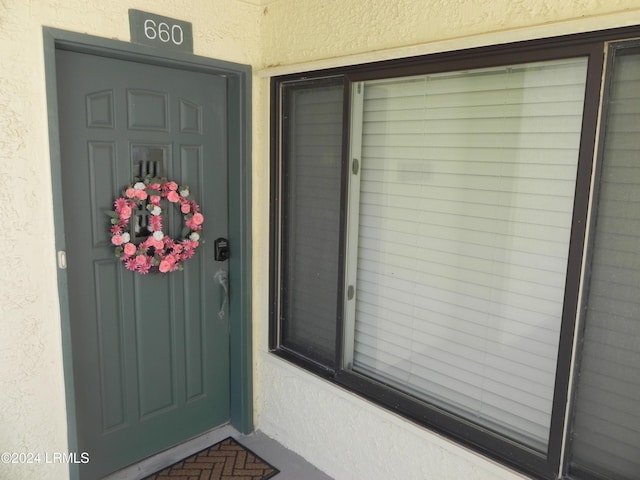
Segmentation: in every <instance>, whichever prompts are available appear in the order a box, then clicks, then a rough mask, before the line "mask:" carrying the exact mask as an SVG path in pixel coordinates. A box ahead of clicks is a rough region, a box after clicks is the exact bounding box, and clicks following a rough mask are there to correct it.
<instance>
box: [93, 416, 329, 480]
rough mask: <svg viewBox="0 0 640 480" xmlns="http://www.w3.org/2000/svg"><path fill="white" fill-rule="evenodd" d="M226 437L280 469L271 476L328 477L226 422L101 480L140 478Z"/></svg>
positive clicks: (294, 479) (276, 479) (295, 479)
mask: <svg viewBox="0 0 640 480" xmlns="http://www.w3.org/2000/svg"><path fill="white" fill-rule="evenodd" d="M227 437H233V438H235V439H236V440H237V441H238V442H240V443H241V444H242V445H244V446H245V447H247V448H248V449H249V450H251V451H252V452H254V453H255V454H256V455H258V456H259V457H260V458H262V459H263V460H265V461H266V462H268V463H269V464H271V465H273V466H274V467H275V468H277V469H278V470H280V473H278V474H277V475H275V476H273V477H271V478H272V479H273V480H332V479H331V477H329V476H327V475H326V474H325V473H324V472H322V471H320V470H318V469H317V468H315V467H314V466H313V465H311V464H310V463H309V462H307V461H306V460H305V459H304V458H302V457H301V456H300V455H298V454H296V453H294V452H292V451H291V450H288V449H286V448H285V447H283V446H282V445H281V444H279V443H278V442H276V441H275V440H273V439H272V438H269V437H267V436H266V435H265V434H264V433H262V432H255V433H252V434H249V435H242V434H241V433H239V432H238V431H236V430H235V429H234V428H233V427H231V426H230V425H225V426H223V427H220V428H217V429H215V430H212V431H210V432H208V433H206V434H204V435H201V436H199V437H196V438H194V439H192V440H189V441H188V442H185V443H184V444H182V445H178V446H177V447H174V448H172V449H170V450H167V451H165V452H161V453H159V454H157V455H155V456H153V457H150V458H147V459H145V460H143V461H141V462H139V463H136V464H135V465H132V466H130V467H127V468H125V469H123V470H120V471H118V472H116V473H114V474H113V475H109V476H108V477H105V478H104V479H103V480H140V479H142V478H144V477H146V476H148V475H151V474H152V473H154V472H157V471H158V470H161V469H163V468H164V467H166V466H168V465H171V464H173V463H175V462H177V461H179V460H181V459H183V458H185V457H188V456H189V455H192V454H194V453H196V452H199V451H200V450H203V449H205V448H207V447H209V446H211V445H213V444H215V443H218V442H219V441H221V440H224V439H225V438H227Z"/></svg>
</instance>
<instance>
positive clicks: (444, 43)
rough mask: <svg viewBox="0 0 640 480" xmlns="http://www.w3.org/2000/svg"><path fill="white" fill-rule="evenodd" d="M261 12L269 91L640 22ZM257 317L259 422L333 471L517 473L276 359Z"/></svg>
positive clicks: (602, 11) (384, 5) (496, 9)
mask: <svg viewBox="0 0 640 480" xmlns="http://www.w3.org/2000/svg"><path fill="white" fill-rule="evenodd" d="M263 14H264V20H263V24H262V36H261V44H262V49H263V50H262V61H263V65H264V69H263V70H262V71H261V77H262V80H261V85H260V87H259V88H260V89H262V90H264V89H266V85H268V77H269V76H270V75H277V74H282V73H291V72H296V71H305V70H311V69H316V68H328V67H332V66H338V65H344V64H351V63H360V62H369V61H376V60H383V59H388V58H397V57H403V56H411V55H417V54H424V53H431V52H437V51H445V50H455V49H461V48H467V47H472V46H479V45H488V44H495V43H505V42H509V41H517V40H525V39H531V38H541V37H547V36H553V35H562V34H568V33H576V32H581V31H589V30H598V29H603V28H612V27H618V26H625V25H632V24H640V1H638V0H570V1H557V0H491V1H488V0H395V1H388V0H360V1H357V0H350V1H349V0H347V1H345V0H322V1H317V0H276V1H274V2H269V3H267V4H266V5H265V8H264V9H263ZM262 101H263V104H262V107H261V109H260V111H259V115H261V116H262V120H263V121H265V122H266V121H267V120H268V117H267V114H266V112H267V104H266V103H264V102H266V98H265V97H262ZM261 146H262V147H263V148H264V147H265V143H264V142H263V143H262V144H261ZM267 154H268V152H267V151H266V150H263V151H262V152H261V155H262V156H263V157H265V158H266V156H267ZM267 169H268V165H267V163H266V161H265V162H258V163H257V164H256V169H255V173H256V178H268V176H267ZM267 222H268V217H267V203H266V198H265V202H264V204H262V207H261V209H260V210H258V211H257V212H256V216H255V219H254V225H256V227H257V228H256V229H255V231H256V238H266V232H267V228H268V223H267ZM255 250H256V253H257V255H256V258H255V262H256V263H257V265H256V272H258V275H257V278H256V283H255V285H256V289H255V291H254V296H255V298H256V305H259V306H261V307H260V311H261V312H266V311H267V295H268V292H267V288H266V285H267V280H268V279H267V277H266V276H265V273H264V272H266V269H267V265H266V258H267V247H266V242H264V241H262V242H259V243H258V244H257V245H256V247H255ZM259 326H260V333H259V335H260V338H259V342H260V343H259V345H258V352H257V359H258V366H259V368H258V371H257V375H256V377H257V379H258V385H257V388H256V405H257V406H258V408H259V410H258V422H257V423H258V426H259V428H260V429H261V430H263V431H264V432H265V433H267V434H268V435H270V436H272V437H274V438H276V439H278V440H279V441H281V442H282V443H283V444H285V445H286V446H288V447H290V448H292V449H294V450H296V451H297V452H298V453H300V454H301V455H303V456H304V457H305V458H307V459H308V460H310V461H311V462H312V463H314V464H316V465H317V466H318V467H319V468H321V469H322V470H324V471H325V472H327V473H328V474H330V475H331V476H333V477H334V478H336V479H338V480H355V479H365V478H366V479H368V480H378V479H380V480H382V479H385V480H390V479H398V480H400V479H402V480H404V479H423V478H424V479H427V478H433V479H443V480H447V479H451V480H453V479H455V480H457V479H465V480H494V479H516V478H521V477H520V476H519V475H517V474H515V473H514V472H513V471H511V470H509V469H506V468H504V467H502V466H500V465H496V464H494V463H493V462H491V461H488V460H486V459H485V458H483V457H481V456H479V455H476V454H474V453H472V452H469V451H467V450H465V449H463V448H460V447H458V446H456V445H454V444H452V443H451V442H449V441H447V440H445V439H443V438H441V437H439V436H437V435H434V434H432V433H430V432H429V431H427V430H425V429H422V428H419V427H417V426H415V425H413V424H411V423H409V422H406V421H405V420H403V419H401V418H399V417H397V416H395V415H393V414H391V413H389V412H387V411H385V410H382V409H380V408H378V407H376V406H373V405H371V404H369V403H367V402H365V401H363V400H361V399H359V398H357V397H355V396H354V395H353V394H351V393H349V392H346V391H344V390H342V389H340V388H338V387H336V386H334V385H331V384H329V383H327V382H324V381H322V380H320V379H318V378H314V377H312V376H311V375H309V374H306V373H304V372H303V371H301V370H300V369H299V368H296V367H294V366H292V365H288V364H286V363H285V362H284V361H282V360H279V359H277V358H274V357H273V356H271V355H269V354H268V353H266V351H265V346H266V345H267V336H266V335H267V325H266V323H264V322H262V318H261V322H260V324H259Z"/></svg>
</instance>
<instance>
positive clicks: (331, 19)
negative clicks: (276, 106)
mask: <svg viewBox="0 0 640 480" xmlns="http://www.w3.org/2000/svg"><path fill="white" fill-rule="evenodd" d="M639 7H640V4H639V2H638V1H637V0H567V1H557V0H491V1H487V0H421V1H416V0H394V1H389V0H322V1H318V0H278V1H276V2H274V3H272V4H269V5H268V6H267V7H266V10H265V11H266V14H265V20H264V24H263V26H262V28H263V33H262V42H261V43H262V48H263V60H264V62H265V65H266V66H275V65H286V64H292V63H299V62H309V61H312V60H317V59H321V58H334V57H340V56H344V55H349V54H356V53H363V52H375V51H379V50H385V49H389V48H394V47H404V46H409V45H416V44H420V43H428V42H437V41H442V40H446V39H455V38H463V37H470V36H474V35H480V34H487V33H492V32H504V31H509V30H514V29H520V28H523V27H531V26H540V25H550V24H554V23H558V22H566V21H569V20H577V19H582V20H586V19H590V18H594V19H597V17H599V16H601V15H605V14H611V13H615V12H629V11H633V10H636V11H637V10H638V8H639ZM594 24H595V26H594V27H593V28H598V26H597V21H596V22H594ZM600 28H602V27H600ZM516 35H517V34H516Z"/></svg>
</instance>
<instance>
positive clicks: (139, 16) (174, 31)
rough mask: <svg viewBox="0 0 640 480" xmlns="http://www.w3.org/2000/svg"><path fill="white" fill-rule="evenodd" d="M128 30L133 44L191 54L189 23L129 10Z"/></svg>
mask: <svg viewBox="0 0 640 480" xmlns="http://www.w3.org/2000/svg"><path fill="white" fill-rule="evenodd" d="M129 29H130V30H131V41H132V42H134V43H141V44H143V45H151V46H153V47H161V48H171V49H173V50H180V51H182V52H188V53H193V29H192V28H191V22H184V21H182V20H176V19H175V18H169V17H163V16H161V15H156V14H155V13H148V12H143V11H141V10H134V9H130V10H129Z"/></svg>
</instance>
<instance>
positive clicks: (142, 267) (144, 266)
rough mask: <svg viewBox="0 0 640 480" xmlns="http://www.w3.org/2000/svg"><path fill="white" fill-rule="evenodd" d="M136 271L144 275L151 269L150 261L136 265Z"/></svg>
mask: <svg viewBox="0 0 640 480" xmlns="http://www.w3.org/2000/svg"><path fill="white" fill-rule="evenodd" d="M137 270H138V273H140V274H141V275H146V274H147V273H149V270H151V262H147V263H143V264H142V265H138V268H137Z"/></svg>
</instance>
